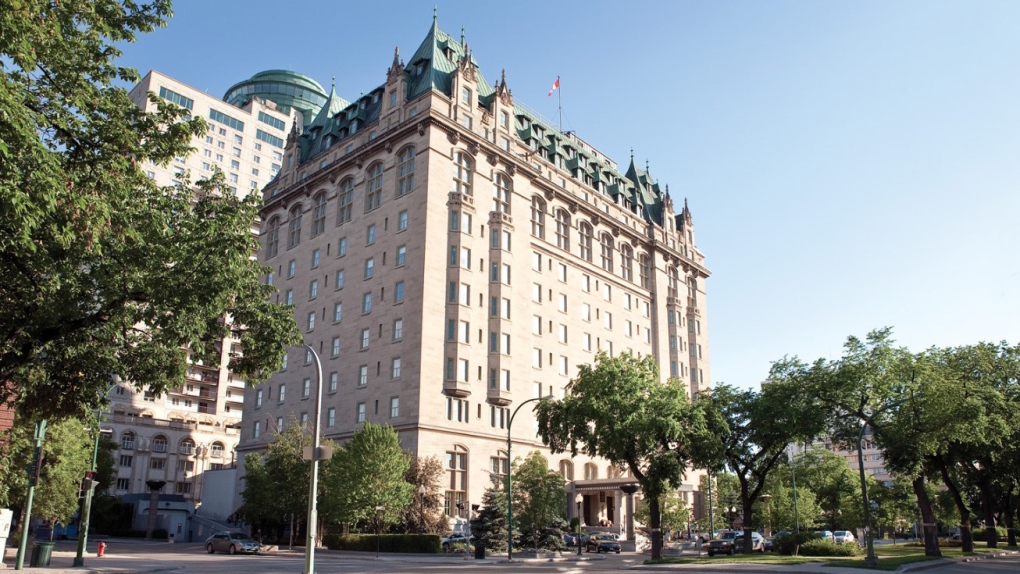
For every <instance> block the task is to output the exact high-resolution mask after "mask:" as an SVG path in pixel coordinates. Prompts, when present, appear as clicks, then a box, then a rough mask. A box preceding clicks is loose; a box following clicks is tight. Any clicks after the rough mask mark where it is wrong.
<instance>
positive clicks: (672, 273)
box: [667, 265, 680, 297]
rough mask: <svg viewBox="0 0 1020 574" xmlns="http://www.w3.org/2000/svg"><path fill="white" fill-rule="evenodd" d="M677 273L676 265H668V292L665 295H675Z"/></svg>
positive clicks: (677, 281)
mask: <svg viewBox="0 0 1020 574" xmlns="http://www.w3.org/2000/svg"><path fill="white" fill-rule="evenodd" d="M679 280H680V279H679V275H678V274H677V271H676V267H673V266H672V265H670V266H669V292H668V293H667V295H669V296H670V297H676V290H677V286H678V283H679Z"/></svg>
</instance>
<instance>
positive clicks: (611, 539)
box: [584, 534, 620, 554]
mask: <svg viewBox="0 0 1020 574" xmlns="http://www.w3.org/2000/svg"><path fill="white" fill-rule="evenodd" d="M584 547H585V550H587V551H588V552H591V551H592V549H594V550H595V552H596V553H597V554H602V553H603V552H616V553H617V554H619V553H620V541H619V540H617V539H616V537H615V536H613V535H612V534H592V535H591V537H589V538H588V541H587V542H585V544H584Z"/></svg>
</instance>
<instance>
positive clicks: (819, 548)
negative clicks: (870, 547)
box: [800, 538, 861, 556]
mask: <svg viewBox="0 0 1020 574" xmlns="http://www.w3.org/2000/svg"><path fill="white" fill-rule="evenodd" d="M860 554H861V547H860V546H858V545H856V544H837V543H835V542H833V541H832V540H823V539H821V538H816V539H814V540H808V541H807V542H805V543H804V544H801V545H800V555H801V556H860Z"/></svg>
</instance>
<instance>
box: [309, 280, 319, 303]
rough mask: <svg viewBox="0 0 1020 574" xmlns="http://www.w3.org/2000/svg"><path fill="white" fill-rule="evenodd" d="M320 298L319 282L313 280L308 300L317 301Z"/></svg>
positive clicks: (310, 284)
mask: <svg viewBox="0 0 1020 574" xmlns="http://www.w3.org/2000/svg"><path fill="white" fill-rule="evenodd" d="M318 296H319V280H318V279H312V281H311V282H310V283H309V284H308V298H309V299H315V298H316V297H318Z"/></svg>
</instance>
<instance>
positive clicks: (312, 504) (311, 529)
mask: <svg viewBox="0 0 1020 574" xmlns="http://www.w3.org/2000/svg"><path fill="white" fill-rule="evenodd" d="M304 348H305V349H306V350H307V351H308V352H309V353H311V354H312V358H313V359H315V380H316V383H315V417H314V418H313V419H312V420H313V423H312V449H311V450H312V452H311V459H312V472H311V479H310V480H309V484H308V528H306V529H305V530H307V532H308V536H307V537H306V538H305V572H304V574H315V540H316V528H317V527H318V522H319V511H318V496H319V458H320V455H321V454H322V453H320V449H319V424H320V423H321V422H322V420H321V419H322V363H321V362H320V361H319V354H318V353H316V352H315V349H313V348H312V347H311V345H304Z"/></svg>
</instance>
